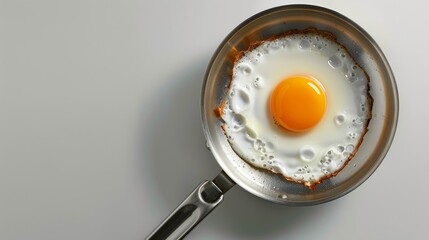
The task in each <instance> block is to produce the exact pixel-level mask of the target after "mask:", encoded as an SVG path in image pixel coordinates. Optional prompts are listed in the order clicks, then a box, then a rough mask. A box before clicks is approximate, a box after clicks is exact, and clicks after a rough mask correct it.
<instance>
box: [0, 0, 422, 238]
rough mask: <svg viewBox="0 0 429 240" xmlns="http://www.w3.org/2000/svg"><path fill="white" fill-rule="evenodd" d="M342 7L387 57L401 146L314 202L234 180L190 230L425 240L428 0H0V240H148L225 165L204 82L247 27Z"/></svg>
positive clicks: (204, 234)
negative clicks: (364, 177) (262, 16)
mask: <svg viewBox="0 0 429 240" xmlns="http://www.w3.org/2000/svg"><path fill="white" fill-rule="evenodd" d="M297 2H299V3H304V2H306V3H314V4H316V5H321V6H326V7H329V8H332V9H333V10H336V11H339V12H340V13H342V14H344V15H346V16H348V17H349V18H351V19H352V20H354V21H356V22H357V23H358V24H359V25H361V26H362V27H364V28H365V29H366V30H367V31H368V32H369V33H370V34H371V35H372V36H373V37H374V39H375V40H376V41H377V42H378V44H379V45H380V47H381V48H382V49H383V50H384V53H385V54H386V56H387V58H388V59H389V61H390V64H391V66H392V68H393V70H394V73H395V76H396V79H397V83H398V87H399V93H400V103H401V109H400V120H399V126H398V130H397V135H396V138H395V141H394V143H393V145H392V147H391V150H390V152H389V154H388V155H387V157H386V158H385V160H384V162H383V163H382V164H381V166H380V168H379V169H378V170H377V171H376V172H375V173H374V174H373V176H372V177H371V178H370V179H369V180H368V181H366V182H365V183H364V184H363V185H361V186H360V187H359V188H358V189H356V190H355V191H353V192H352V193H350V194H348V195H347V196H345V197H343V198H341V199H338V200H336V201H333V202H330V203H326V204H323V205H318V206H313V207H301V208H293V207H286V206H280V205H276V204H273V203H270V202H267V201H264V200H262V199H259V198H257V197H254V196H253V195H251V194H249V193H247V192H245V191H244V190H243V189H241V188H240V187H234V188H233V189H232V190H231V191H230V192H229V193H228V194H227V195H226V196H225V201H224V202H223V203H222V205H220V206H219V207H218V208H217V209H216V210H215V211H214V212H213V213H212V214H211V215H209V216H208V218H206V219H205V220H204V221H203V222H202V223H201V224H200V225H199V226H198V227H197V228H196V229H195V230H194V231H193V232H192V233H191V234H190V235H189V236H188V239H329V240H335V239H349V240H351V239H389V238H390V239H400V238H402V239H425V235H426V237H427V234H425V232H426V229H425V228H427V226H428V223H429V221H428V218H427V215H428V213H429V211H428V208H429V207H428V205H427V204H428V202H429V198H428V194H427V193H426V190H427V181H428V179H427V178H428V175H427V170H428V168H429V161H428V158H427V139H428V136H429V131H428V126H427V123H428V120H429V119H428V117H429V109H428V107H427V106H426V105H427V103H428V100H429V99H428V95H429V83H428V79H427V76H428V72H427V71H428V64H427V57H428V56H429V48H428V45H427V40H428V39H429V35H428V33H427V31H426V29H427V26H426V24H427V22H428V21H429V16H428V14H427V13H426V11H427V9H428V8H429V4H428V2H427V1H373V0H366V1H364V0H362V1H244V0H242V1H227V0H216V1H198V0H195V1H190V0H189V1H151V2H149V1H95V0H76V1H54V0H52V1H49V0H39V1H32V0H23V1H12V0H11V1H3V0H0V239H142V238H144V236H146V235H147V234H149V232H151V231H152V229H153V228H154V227H156V225H158V224H159V223H160V222H161V221H162V220H163V219H164V218H165V217H166V216H167V215H168V214H169V213H170V211H171V210H173V209H174V207H175V206H176V205H177V204H178V203H179V202H180V201H182V200H183V199H184V198H185V196H186V195H187V194H188V193H189V192H190V191H191V190H192V189H193V188H194V187H195V186H196V185H197V184H198V183H199V182H200V181H201V180H203V179H207V178H212V177H214V176H215V175H216V174H217V173H218V172H219V171H220V167H219V166H218V165H217V163H216V162H215V160H214V158H213V157H212V156H211V154H210V152H209V151H207V150H206V148H205V143H204V136H203V133H202V129H201V124H200V112H199V111H200V106H199V103H200V88H201V83H202V78H203V74H204V71H205V68H206V66H207V63H208V61H209V59H210V57H211V54H212V53H213V52H214V50H215V48H216V47H217V46H218V44H219V43H220V42H221V40H222V39H223V38H224V37H225V36H226V35H227V34H228V33H229V32H230V31H231V30H232V29H233V28H234V27H235V26H236V25H238V24H239V23H240V22H242V21H243V20H245V19H246V18H248V17H249V16H251V15H253V14H255V13H257V12H260V11H262V10H265V9H267V8H270V7H273V6H278V5H282V4H285V3H297Z"/></svg>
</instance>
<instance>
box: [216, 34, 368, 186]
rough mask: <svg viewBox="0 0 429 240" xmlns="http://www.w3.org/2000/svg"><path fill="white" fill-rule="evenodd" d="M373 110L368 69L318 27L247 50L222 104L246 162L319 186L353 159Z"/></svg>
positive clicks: (226, 125)
mask: <svg viewBox="0 0 429 240" xmlns="http://www.w3.org/2000/svg"><path fill="white" fill-rule="evenodd" d="M371 109H372V98H371V95H370V93H369V78H368V76H367V74H366V73H365V71H364V70H363V69H362V68H361V67H359V65H358V64H357V63H356V62H355V61H354V60H353V58H352V57H351V56H350V54H349V53H348V51H347V50H346V49H345V48H344V47H343V46H342V45H340V44H339V43H337V42H336V40H335V38H334V37H332V35H330V34H329V33H326V32H321V31H317V30H315V29H310V30H304V31H294V32H290V33H288V34H284V35H283V36H281V37H277V38H273V39H270V40H266V41H262V42H258V43H256V44H254V45H253V46H252V47H250V48H249V50H247V51H245V52H243V53H241V54H240V55H239V57H238V58H237V60H236V61H235V64H234V67H233V70H232V78H231V82H230V86H229V89H228V92H227V95H226V97H225V98H224V101H223V103H222V105H221V107H220V109H219V110H220V115H221V118H222V120H223V124H222V128H223V130H224V132H225V135H226V136H227V139H228V141H229V143H230V145H231V147H232V149H233V150H234V151H235V152H236V153H237V154H238V155H239V156H240V157H241V158H242V159H243V160H244V161H246V162H247V163H249V164H251V165H252V166H254V167H256V168H259V169H264V170H268V171H271V172H273V173H276V174H280V175H282V176H283V177H284V178H285V179H287V180H289V181H293V182H297V183H301V184H304V185H305V186H307V187H309V188H310V189H313V188H314V187H315V186H316V184H318V183H320V182H321V181H322V180H323V179H327V178H330V177H332V176H335V175H336V174H337V173H338V172H339V171H340V170H341V169H343V168H344V166H345V165H346V164H347V163H348V162H349V161H350V160H351V159H352V157H353V156H354V154H355V153H356V151H357V150H358V148H359V146H360V143H361V141H362V139H363V137H364V135H365V133H366V131H367V127H368V123H369V121H370V119H371Z"/></svg>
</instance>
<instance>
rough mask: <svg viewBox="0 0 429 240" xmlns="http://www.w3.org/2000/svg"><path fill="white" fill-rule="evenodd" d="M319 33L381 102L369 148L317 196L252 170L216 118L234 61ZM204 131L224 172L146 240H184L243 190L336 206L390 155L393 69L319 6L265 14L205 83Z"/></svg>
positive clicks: (238, 32)
mask: <svg viewBox="0 0 429 240" xmlns="http://www.w3.org/2000/svg"><path fill="white" fill-rule="evenodd" d="M308 27H315V28H317V29H320V30H326V31H329V32H331V33H333V34H334V35H335V36H336V37H337V41H338V42H339V43H340V44H342V45H343V46H345V47H346V48H347V49H348V51H349V52H350V54H351V56H352V57H353V58H354V59H355V61H356V62H357V63H358V64H359V65H360V66H361V67H363V68H364V69H365V70H366V72H367V74H368V75H369V78H370V93H371V95H372V97H373V98H374V105H373V109H372V120H371V121H370V124H369V131H368V132H367V134H366V135H365V137H364V140H363V142H362V145H361V146H360V148H359V150H358V151H357V153H356V155H355V156H354V157H353V159H352V160H351V161H350V162H349V164H348V165H347V166H346V167H345V168H344V169H343V170H341V171H340V172H339V173H338V175H337V176H335V177H332V178H330V179H328V180H325V181H323V182H322V183H320V184H319V185H317V187H316V189H314V190H310V189H308V188H307V187H305V186H303V185H301V184H297V183H293V182H289V181H286V180H284V178H282V177H280V176H278V175H276V174H272V173H269V172H267V171H261V170H258V169H256V168H254V167H251V166H250V165H249V164H247V163H246V162H245V161H243V160H242V159H241V158H240V157H239V156H238V155H237V154H236V153H235V152H234V151H233V150H232V148H231V146H230V145H229V143H228V141H227V139H226V137H225V134H224V132H223V130H222V128H221V124H222V122H221V121H220V119H219V118H218V117H217V116H216V115H215V114H214V111H213V110H214V109H216V108H217V107H218V106H219V105H220V104H221V102H222V100H223V98H224V96H225V94H226V93H227V91H228V84H229V82H230V76H231V69H232V66H233V64H234V58H233V57H232V56H235V54H236V53H237V52H239V51H244V50H246V49H247V48H248V46H249V44H250V43H252V42H255V41H259V40H263V39H266V38H269V37H270V36H273V35H278V34H281V33H283V32H286V31H288V30H292V29H305V28H308ZM201 101H202V102H201V114H202V125H203V131H204V134H205V137H206V140H207V147H208V148H209V149H210V150H211V152H212V154H213V156H214V157H215V159H216V160H217V162H218V164H219V165H220V166H221V167H222V169H223V170H222V171H221V172H220V173H219V175H217V176H216V177H215V178H214V179H213V180H211V181H209V180H206V181H203V182H202V183H201V184H200V185H198V187H197V188H196V189H195V190H194V191H193V192H192V193H191V194H190V195H189V196H188V197H187V198H186V199H185V200H184V201H183V202H182V203H181V204H180V205H179V206H178V207H177V208H176V209H175V210H174V211H173V213H171V214H170V216H168V217H167V218H166V219H165V220H164V222H162V223H161V225H159V226H158V227H157V228H156V229H155V230H154V231H153V232H152V233H151V234H150V235H149V236H148V237H147V239H167V238H168V239H181V238H183V237H184V236H186V234H187V233H188V232H189V231H190V230H191V229H192V228H193V227H195V226H196V225H197V224H198V223H199V222H200V221H201V220H202V219H203V218H204V217H205V216H206V215H207V214H208V213H210V211H212V210H213V209H214V208H215V207H216V206H218V205H219V204H220V203H221V202H222V200H223V194H225V193H226V192H227V191H228V190H229V189H230V188H231V187H233V186H234V185H235V184H238V185H239V186H240V187H242V188H244V189H246V190H247V191H249V192H250V193H252V194H254V195H256V196H258V197H261V198H263V199H266V200H268V201H271V202H275V203H280V204H284V205H293V206H305V205H315V204H320V203H324V202H327V201H331V200H334V199H336V198H339V197H341V196H344V195H345V194H347V193H349V192H350V191H352V190H354V189H355V188H356V187H358V186H359V185H360V184H362V183H363V182H364V181H365V180H366V179H367V178H368V177H369V176H370V175H371V174H372V173H373V172H374V171H375V170H376V169H377V167H378V166H379V165H380V163H381V162H382V160H383V158H384V156H385V155H386V153H387V151H388V149H389V147H390V145H391V143H392V140H393V137H394V134H395V130H396V125H397V121H398V110H399V102H398V92H397V88H396V83H395V79H394V76H393V73H392V70H391V69H390V66H389V64H388V62H387V60H386V58H385V56H384V54H383V53H382V51H381V49H380V48H379V47H378V45H377V44H376V43H375V41H374V40H373V39H372V38H371V37H370V36H369V34H368V33H367V32H366V31H365V30H364V29H363V28H361V27H360V26H358V25H357V24H356V23H354V22H353V21H351V20H350V19H348V18H347V17H345V16H343V15H341V14H339V13H337V12H334V11H332V10H329V9H326V8H322V7H317V6H312V5H286V6H281V7H276V8H272V9H269V10H266V11H263V12H261V13H258V14H256V15H254V16H252V17H250V18H249V19H247V20H246V21H244V22H243V23H241V24H240V25H239V26H237V27H236V28H235V29H234V30H233V31H232V32H231V33H230V34H229V35H228V36H227V37H226V38H225V39H224V40H223V42H222V43H221V44H220V46H219V47H218V48H217V50H216V52H215V53H214V55H213V57H212V59H211V61H210V63H209V65H208V68H207V71H206V74H205V78H204V82H203V87H202V97H201Z"/></svg>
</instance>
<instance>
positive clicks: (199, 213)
mask: <svg viewBox="0 0 429 240" xmlns="http://www.w3.org/2000/svg"><path fill="white" fill-rule="evenodd" d="M234 185H235V182H234V181H233V180H232V179H231V178H229V176H228V175H226V173H225V172H224V171H222V172H220V173H219V174H218V175H217V176H216V177H215V178H214V179H213V180H212V181H208V180H205V181H203V182H202V183H200V185H198V187H197V188H196V189H195V190H194V191H192V192H191V194H189V196H188V197H187V198H186V199H185V200H184V201H183V202H182V203H181V204H180V205H179V206H178V207H177V208H176V209H175V210H174V211H173V212H172V213H171V214H170V215H169V216H168V217H167V218H166V219H165V220H164V221H163V222H162V223H161V224H160V225H159V226H158V227H157V228H156V229H155V230H154V231H153V232H152V233H151V234H150V235H149V236H148V237H147V238H146V239H147V240H161V239H167V238H168V239H182V238H184V237H185V236H186V234H188V233H189V232H190V231H191V230H192V229H193V228H194V227H195V226H196V225H197V224H198V223H199V222H200V221H201V220H203V219H204V217H205V216H207V215H208V214H209V213H210V212H211V211H212V210H213V209H214V208H215V207H216V206H217V205H219V204H220V203H221V202H222V200H223V194H224V193H226V192H227V191H228V190H229V189H230V188H232V187H233V186H234Z"/></svg>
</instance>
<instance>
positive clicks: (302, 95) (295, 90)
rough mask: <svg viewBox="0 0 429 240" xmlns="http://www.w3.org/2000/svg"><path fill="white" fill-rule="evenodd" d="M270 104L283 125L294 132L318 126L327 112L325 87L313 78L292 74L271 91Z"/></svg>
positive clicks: (272, 111)
mask: <svg viewBox="0 0 429 240" xmlns="http://www.w3.org/2000/svg"><path fill="white" fill-rule="evenodd" d="M270 107H271V113H272V115H273V117H274V120H275V121H276V123H277V124H278V125H280V126H281V127H283V128H285V129H287V130H289V131H292V132H303V131H307V130H309V129H311V128H313V127H314V126H316V124H317V123H318V122H319V121H320V120H321V119H322V117H323V114H324V113H325V109H326V95H325V91H324V89H323V87H322V85H321V84H320V83H319V82H318V81H317V80H315V79H313V78H310V77H307V76H292V77H288V78H286V79H284V80H283V81H281V82H280V83H279V84H278V85H277V86H276V88H275V89H274V91H273V92H272V93H271V97H270Z"/></svg>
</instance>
